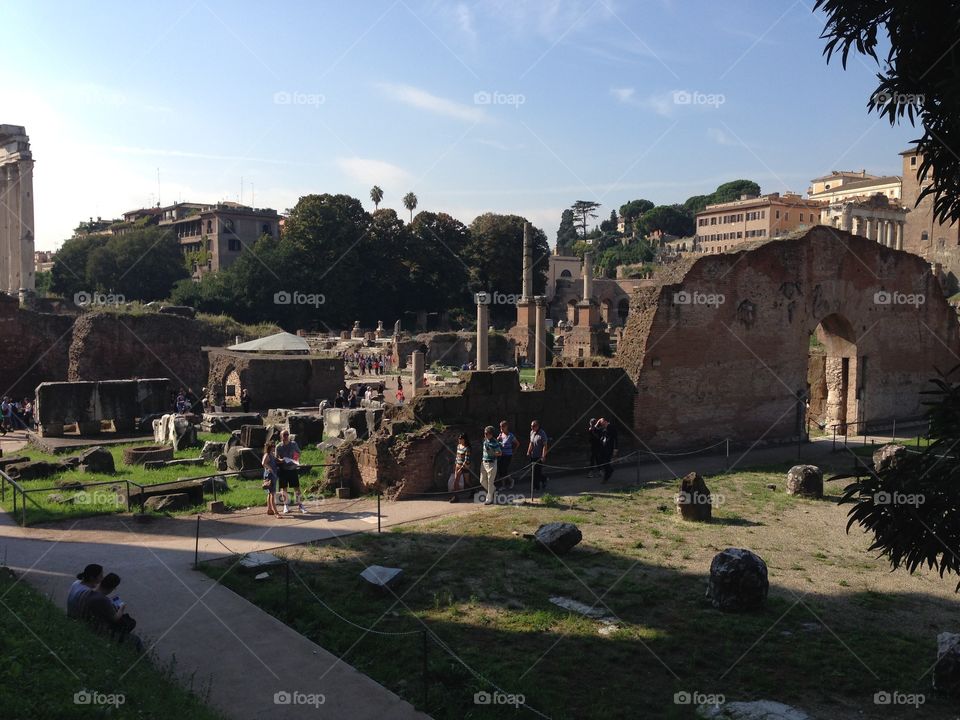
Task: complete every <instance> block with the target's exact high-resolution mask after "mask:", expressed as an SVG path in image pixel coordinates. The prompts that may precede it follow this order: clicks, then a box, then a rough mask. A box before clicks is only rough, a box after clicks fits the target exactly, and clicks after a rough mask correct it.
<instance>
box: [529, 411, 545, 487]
mask: <svg viewBox="0 0 960 720" xmlns="http://www.w3.org/2000/svg"><path fill="white" fill-rule="evenodd" d="M548 442H549V441H548V439H547V434H546V433H545V432H544V431H543V430H542V429H541V428H540V421H539V420H534V421H533V422H531V423H530V444H529V445H528V446H527V457H528V458H530V465H531V466H532V468H533V470H532V472H533V489H534V490H539V489H541V488H543V489H544V490H546V489H547V478H546V476H544V474H543V461H544V460H546V459H547V449H548Z"/></svg>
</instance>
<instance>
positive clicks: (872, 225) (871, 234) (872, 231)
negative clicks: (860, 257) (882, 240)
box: [864, 217, 877, 240]
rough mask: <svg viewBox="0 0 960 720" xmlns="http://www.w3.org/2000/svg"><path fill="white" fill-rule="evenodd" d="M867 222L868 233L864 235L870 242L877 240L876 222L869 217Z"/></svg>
mask: <svg viewBox="0 0 960 720" xmlns="http://www.w3.org/2000/svg"><path fill="white" fill-rule="evenodd" d="M866 222H867V232H866V234H865V235H864V237H866V238H867V239H868V240H876V239H877V235H876V221H875V220H874V219H873V218H872V217H867V218H866Z"/></svg>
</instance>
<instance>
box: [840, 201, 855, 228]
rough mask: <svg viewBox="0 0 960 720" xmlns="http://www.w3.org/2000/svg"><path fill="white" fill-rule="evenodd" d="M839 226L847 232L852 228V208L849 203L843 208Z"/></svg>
mask: <svg viewBox="0 0 960 720" xmlns="http://www.w3.org/2000/svg"><path fill="white" fill-rule="evenodd" d="M840 227H841V229H843V230H846V231H847V232H851V231H852V230H853V216H852V208H851V207H850V206H849V205H847V206H846V207H844V208H843V221H842V223H841V226H840Z"/></svg>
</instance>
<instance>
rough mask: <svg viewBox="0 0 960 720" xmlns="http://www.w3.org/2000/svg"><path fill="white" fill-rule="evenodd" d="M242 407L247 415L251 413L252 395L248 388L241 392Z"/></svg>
mask: <svg viewBox="0 0 960 720" xmlns="http://www.w3.org/2000/svg"><path fill="white" fill-rule="evenodd" d="M240 407H241V408H243V411H244V412H245V413H248V412H250V393H249V392H247V389H246V388H244V389H243V390H241V391H240Z"/></svg>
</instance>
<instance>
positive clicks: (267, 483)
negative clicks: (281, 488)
mask: <svg viewBox="0 0 960 720" xmlns="http://www.w3.org/2000/svg"><path fill="white" fill-rule="evenodd" d="M260 465H261V466H262V467H263V485H262V486H261V487H262V488H263V489H264V490H266V491H267V515H277V483H278V482H279V477H278V475H277V453H276V446H275V445H274V444H273V443H272V442H268V443H267V444H266V445H265V446H264V448H263V459H262V460H261V461H260Z"/></svg>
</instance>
